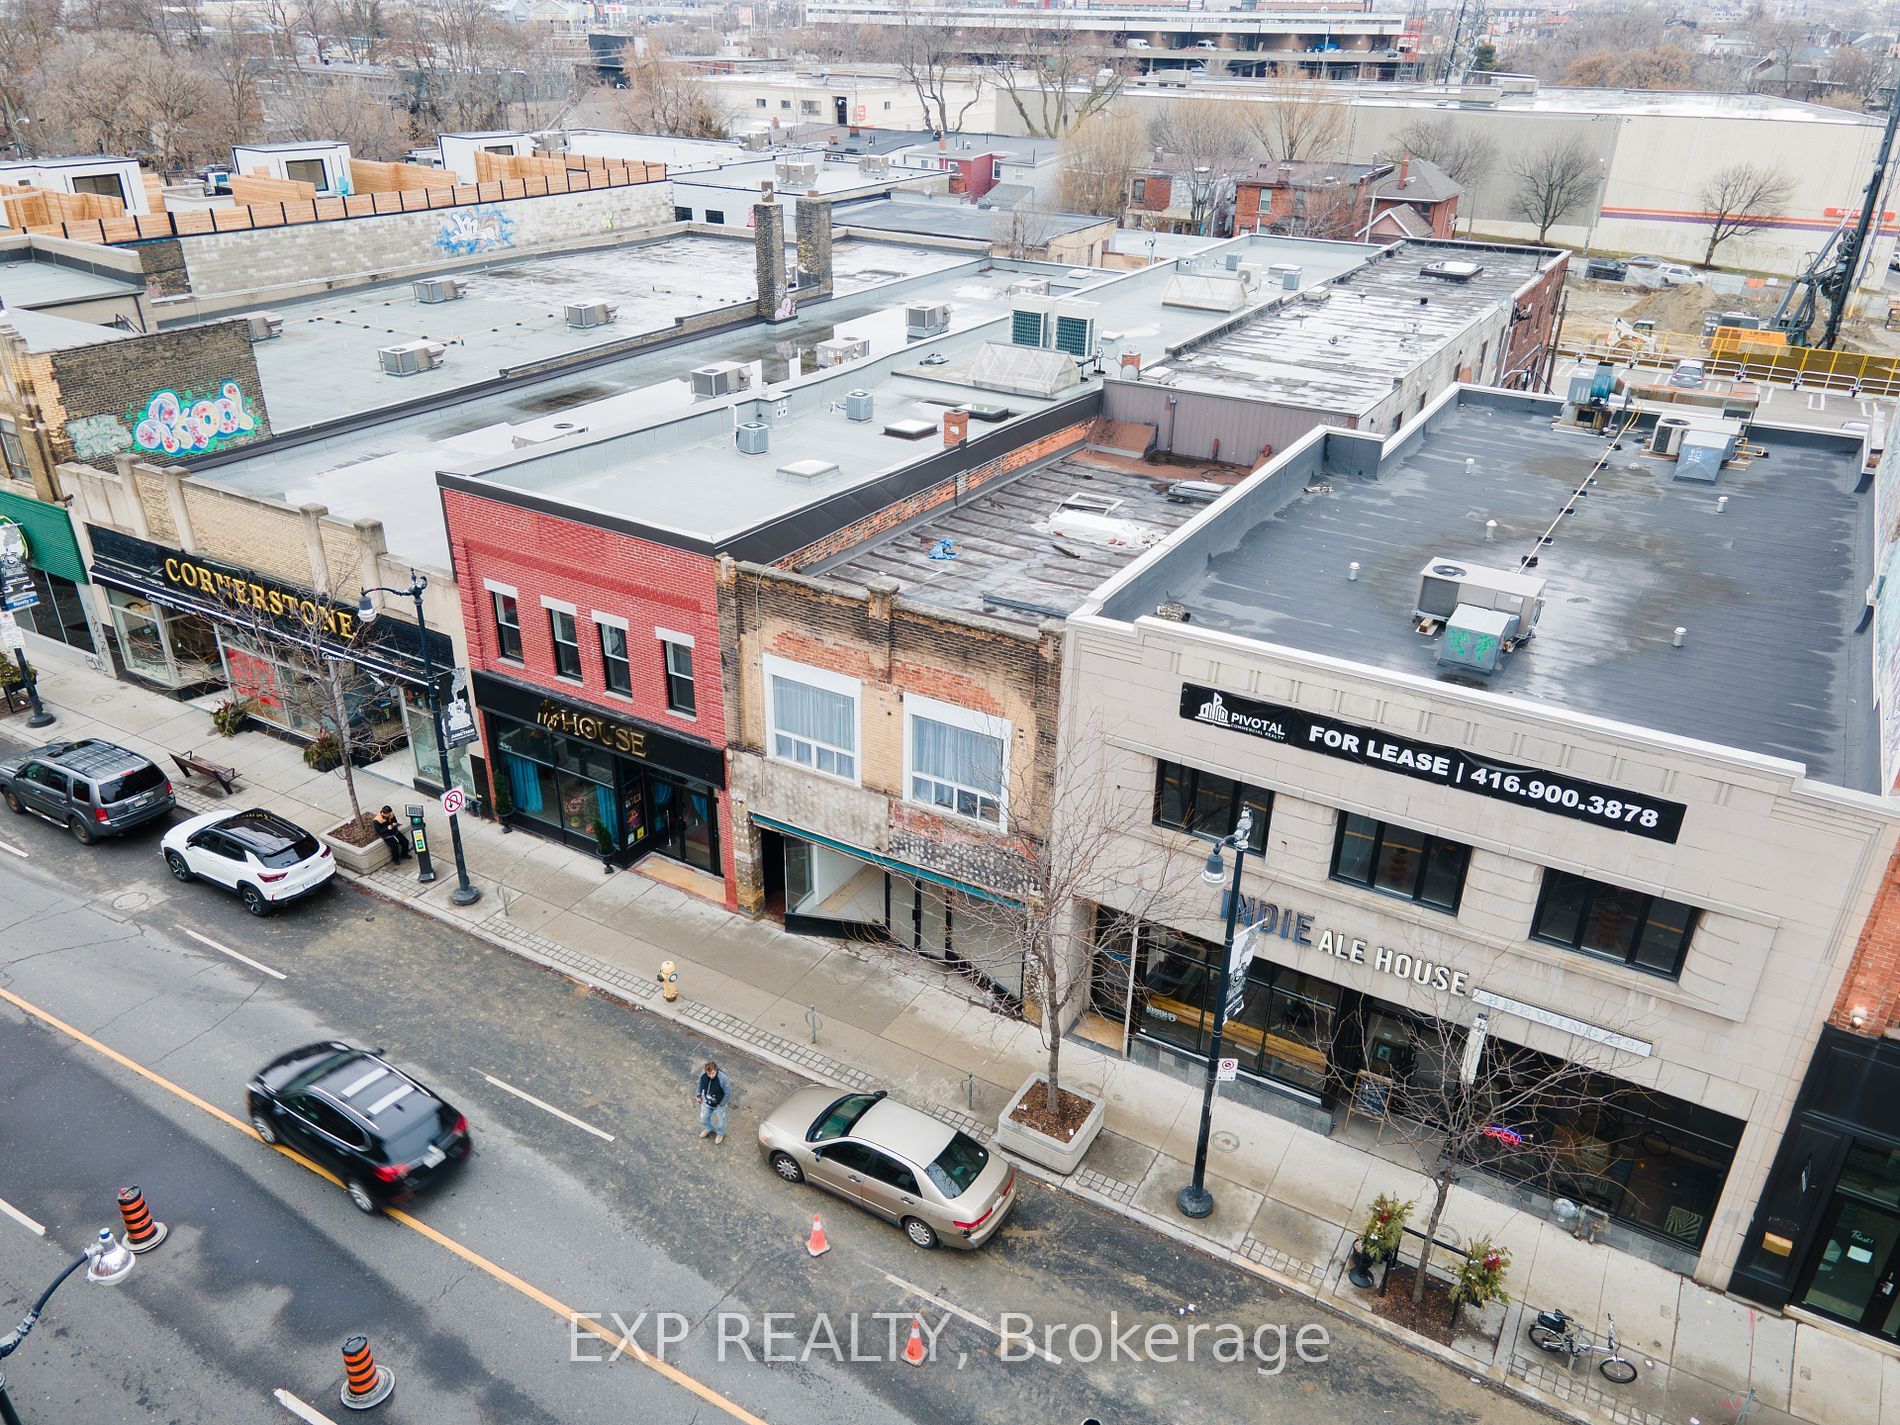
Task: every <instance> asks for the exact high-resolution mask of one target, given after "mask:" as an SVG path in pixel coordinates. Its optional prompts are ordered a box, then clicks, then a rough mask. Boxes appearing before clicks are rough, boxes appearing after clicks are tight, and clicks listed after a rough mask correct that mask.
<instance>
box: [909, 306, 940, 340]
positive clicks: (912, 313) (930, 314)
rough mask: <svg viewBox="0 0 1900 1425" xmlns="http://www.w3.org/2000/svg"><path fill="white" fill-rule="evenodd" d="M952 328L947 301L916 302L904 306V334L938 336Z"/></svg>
mask: <svg viewBox="0 0 1900 1425" xmlns="http://www.w3.org/2000/svg"><path fill="white" fill-rule="evenodd" d="M949 330H950V305H949V303H947V302H915V303H912V304H911V305H910V306H908V307H905V308H904V335H905V336H907V337H909V338H910V339H911V340H913V341H915V340H916V339H917V338H918V337H925V336H936V335H937V334H938V333H939V332H947V331H949Z"/></svg>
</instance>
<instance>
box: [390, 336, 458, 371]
mask: <svg viewBox="0 0 1900 1425" xmlns="http://www.w3.org/2000/svg"><path fill="white" fill-rule="evenodd" d="M447 350H448V347H447V346H445V345H443V343H441V342H439V341H410V342H404V343H403V344H402V345H401V346H386V347H384V348H382V349H381V350H380V351H378V352H377V353H376V356H377V359H378V360H379V361H381V362H382V366H383V374H384V375H385V376H414V375H415V374H416V373H417V372H418V371H433V370H435V368H436V367H438V366H440V365H441V364H442V354H443V353H444V352H446V351H447Z"/></svg>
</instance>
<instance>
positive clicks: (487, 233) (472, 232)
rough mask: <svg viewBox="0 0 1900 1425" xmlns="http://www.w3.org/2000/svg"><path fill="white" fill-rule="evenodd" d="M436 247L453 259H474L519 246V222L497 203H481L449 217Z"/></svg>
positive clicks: (436, 240)
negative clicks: (476, 256) (480, 255)
mask: <svg viewBox="0 0 1900 1425" xmlns="http://www.w3.org/2000/svg"><path fill="white" fill-rule="evenodd" d="M435 245H436V247H437V248H438V249H440V250H441V251H442V252H444V253H446V254H448V255H449V256H450V257H473V256H475V254H476V253H479V252H494V251H495V250H496V249H497V248H504V247H513V246H514V245H515V220H514V219H513V218H511V217H509V216H508V215H507V214H506V213H504V212H503V211H502V210H501V209H500V208H499V207H497V206H496V205H495V204H493V203H478V204H477V205H476V206H474V207H472V208H458V209H456V211H454V212H452V213H448V214H445V215H444V216H443V219H442V227H441V230H440V231H439V232H437V233H436V237H435Z"/></svg>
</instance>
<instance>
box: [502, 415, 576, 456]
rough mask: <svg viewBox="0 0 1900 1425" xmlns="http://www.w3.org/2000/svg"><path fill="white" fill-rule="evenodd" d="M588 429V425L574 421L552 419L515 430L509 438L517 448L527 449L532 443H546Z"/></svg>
mask: <svg viewBox="0 0 1900 1425" xmlns="http://www.w3.org/2000/svg"><path fill="white" fill-rule="evenodd" d="M586 430H587V427H586V426H584V425H580V424H577V423H576V422H574V421H550V422H548V423H547V424H546V425H532V426H526V427H524V428H522V429H521V430H518V431H516V432H514V434H513V435H512V436H511V437H510V438H509V439H510V440H511V442H512V443H513V445H514V448H515V449H516V450H526V449H527V448H528V447H529V446H531V445H545V444H547V442H549V441H550V440H560V439H562V438H563V437H566V436H570V435H582V434H585V433H586Z"/></svg>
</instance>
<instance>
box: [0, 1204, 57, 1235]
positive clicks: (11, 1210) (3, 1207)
mask: <svg viewBox="0 0 1900 1425" xmlns="http://www.w3.org/2000/svg"><path fill="white" fill-rule="evenodd" d="M0 1212H4V1213H5V1214H6V1215H7V1216H8V1217H11V1218H12V1219H13V1220H14V1221H15V1222H17V1223H19V1224H20V1225H21V1226H22V1227H24V1228H25V1229H26V1230H27V1231H29V1232H31V1233H32V1234H33V1235H34V1236H35V1237H44V1236H45V1235H46V1229H45V1228H44V1227H42V1226H40V1224H39V1223H37V1222H35V1221H34V1220H33V1219H32V1218H30V1217H28V1216H27V1215H26V1214H25V1213H24V1212H22V1211H20V1209H19V1208H17V1207H15V1206H14V1205H13V1204H12V1203H10V1202H8V1201H7V1200H6V1199H5V1198H4V1197H0Z"/></svg>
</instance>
